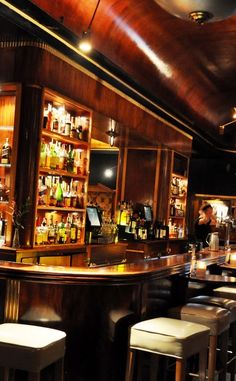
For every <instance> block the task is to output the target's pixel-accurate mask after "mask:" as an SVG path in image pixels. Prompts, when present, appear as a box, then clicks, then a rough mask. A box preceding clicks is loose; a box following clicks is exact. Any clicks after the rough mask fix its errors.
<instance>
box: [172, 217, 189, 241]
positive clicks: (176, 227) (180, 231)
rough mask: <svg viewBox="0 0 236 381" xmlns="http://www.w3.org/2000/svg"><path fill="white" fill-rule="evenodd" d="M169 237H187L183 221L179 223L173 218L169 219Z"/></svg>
mask: <svg viewBox="0 0 236 381" xmlns="http://www.w3.org/2000/svg"><path fill="white" fill-rule="evenodd" d="M168 226H169V237H170V238H184V237H185V231H184V230H185V229H184V226H183V224H182V223H177V222H176V221H173V220H172V219H171V218H170V219H169V224H168Z"/></svg>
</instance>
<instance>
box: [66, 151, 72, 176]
mask: <svg viewBox="0 0 236 381" xmlns="http://www.w3.org/2000/svg"><path fill="white" fill-rule="evenodd" d="M66 169H67V171H68V172H73V171H74V150H73V148H72V147H71V145H69V150H68V157H67V163H66Z"/></svg>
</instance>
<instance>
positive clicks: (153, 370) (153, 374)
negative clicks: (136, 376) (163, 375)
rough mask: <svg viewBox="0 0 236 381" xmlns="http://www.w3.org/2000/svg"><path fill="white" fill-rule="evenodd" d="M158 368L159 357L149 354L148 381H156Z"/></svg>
mask: <svg viewBox="0 0 236 381" xmlns="http://www.w3.org/2000/svg"><path fill="white" fill-rule="evenodd" d="M158 368H159V357H158V356H157V355H153V354H151V361H150V381H157V374H158Z"/></svg>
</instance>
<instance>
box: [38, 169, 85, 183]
mask: <svg viewBox="0 0 236 381" xmlns="http://www.w3.org/2000/svg"><path fill="white" fill-rule="evenodd" d="M39 173H44V174H47V175H51V176H64V177H72V178H73V179H78V180H86V179H87V176H84V175H76V174H75V173H72V172H67V171H64V170H62V169H51V168H43V167H39Z"/></svg>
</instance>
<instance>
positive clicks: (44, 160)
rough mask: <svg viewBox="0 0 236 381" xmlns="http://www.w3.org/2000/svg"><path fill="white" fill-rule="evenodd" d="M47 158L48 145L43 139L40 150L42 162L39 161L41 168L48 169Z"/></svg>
mask: <svg viewBox="0 0 236 381" xmlns="http://www.w3.org/2000/svg"><path fill="white" fill-rule="evenodd" d="M46 157H47V151H46V144H45V141H44V139H42V143H41V148H40V161H39V166H40V167H46Z"/></svg>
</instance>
